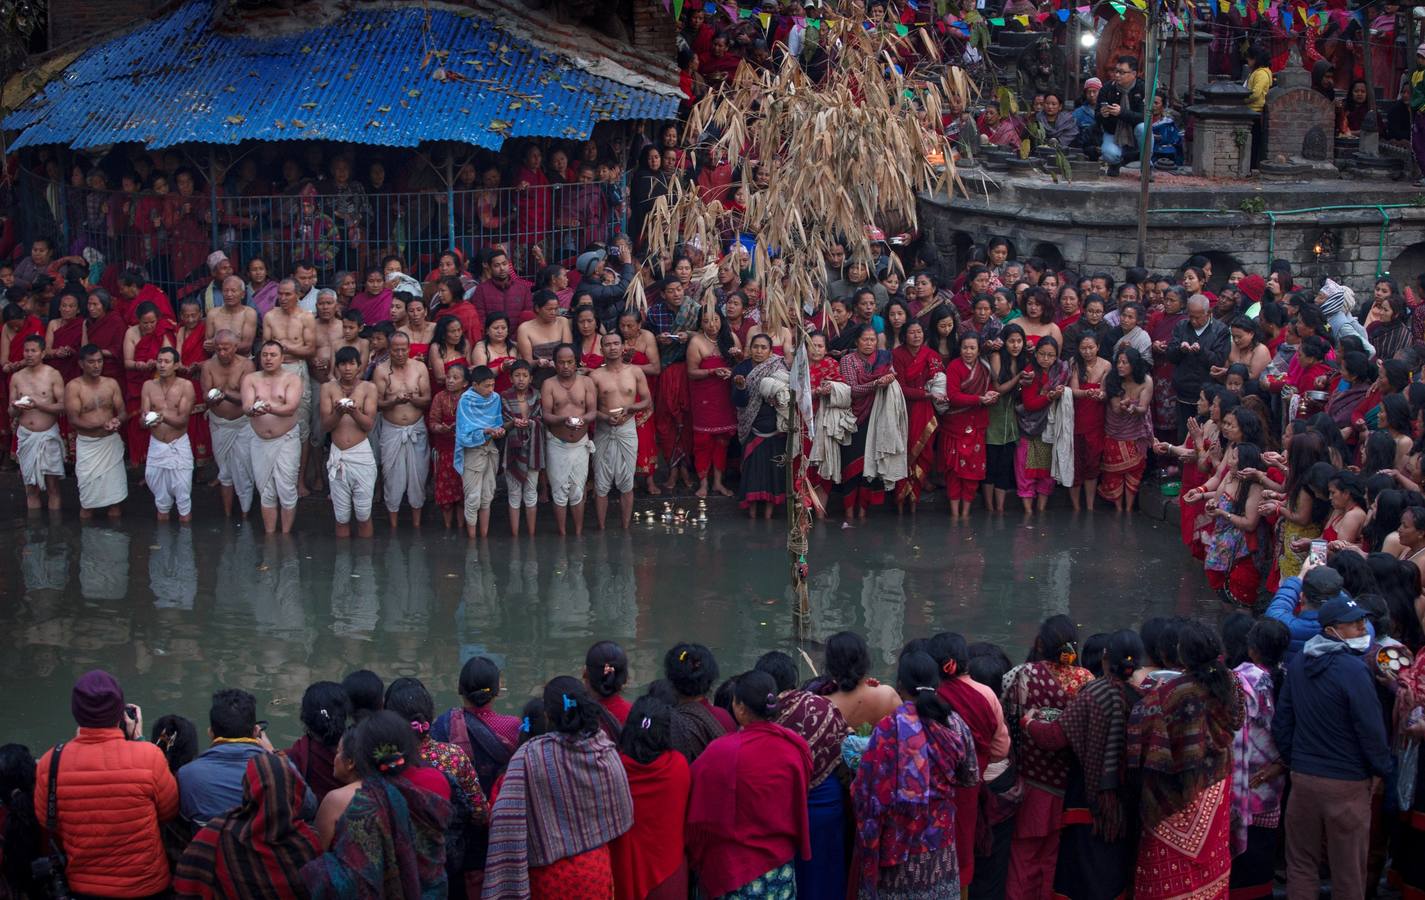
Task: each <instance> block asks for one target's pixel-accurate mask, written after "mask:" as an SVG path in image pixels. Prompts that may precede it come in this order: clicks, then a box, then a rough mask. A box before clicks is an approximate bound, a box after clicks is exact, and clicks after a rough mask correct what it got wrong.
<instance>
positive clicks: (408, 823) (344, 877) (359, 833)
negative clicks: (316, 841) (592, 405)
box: [302, 775, 451, 900]
mask: <svg viewBox="0 0 1425 900" xmlns="http://www.w3.org/2000/svg"><path fill="white" fill-rule="evenodd" d="M450 815H451V807H450V802H449V801H448V800H446V799H444V798H443V797H438V796H436V795H435V794H433V793H431V792H430V791H426V790H422V789H421V788H419V787H417V786H416V785H415V784H414V783H413V782H411V781H410V780H409V779H407V778H405V777H404V776H400V775H398V776H395V777H389V778H388V777H378V778H368V779H366V780H364V781H363V782H362V783H361V788H360V789H359V790H358V791H357V792H356V796H355V797H353V798H352V800H351V805H350V806H348V807H347V808H346V812H345V813H344V814H343V815H342V817H341V828H340V829H339V830H338V832H337V837H336V841H335V842H334V843H333V844H332V848H331V850H329V851H327V852H326V853H324V854H322V855H321V856H319V857H317V858H316V859H314V860H312V861H311V862H309V863H307V865H306V866H304V867H303V868H302V880H303V881H305V882H306V884H307V889H308V890H309V891H311V895H312V898H313V900H351V898H361V900H367V898H369V900H377V898H383V900H384V898H387V897H402V898H406V900H413V898H420V900H443V898H444V897H445V895H446V892H447V880H446V875H445V829H446V826H447V825H448V824H449V822H450Z"/></svg>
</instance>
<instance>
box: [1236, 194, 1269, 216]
mask: <svg viewBox="0 0 1425 900" xmlns="http://www.w3.org/2000/svg"><path fill="white" fill-rule="evenodd" d="M1266 208H1267V201H1265V200H1263V199H1262V198H1261V197H1248V198H1247V199H1246V200H1243V201H1242V205H1241V209H1242V212H1244V213H1246V214H1247V215H1249V216H1255V215H1256V214H1257V213H1259V212H1261V211H1262V210H1264V209H1266Z"/></svg>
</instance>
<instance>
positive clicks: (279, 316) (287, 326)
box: [262, 265, 317, 497]
mask: <svg viewBox="0 0 1425 900" xmlns="http://www.w3.org/2000/svg"><path fill="white" fill-rule="evenodd" d="M298 268H299V269H300V268H301V266H300V265H299V266H298ZM299 297H301V286H300V285H299V284H298V283H297V281H296V280H294V279H291V278H284V279H283V280H282V281H281V283H279V284H278V285H277V306H276V307H274V308H273V309H272V310H271V311H270V312H268V314H267V315H265V316H263V317H262V337H263V340H264V341H276V342H277V343H278V344H279V345H281V347H282V368H283V369H284V370H285V371H287V372H290V373H291V374H293V375H296V376H297V378H298V381H299V383H300V384H301V385H302V396H301V405H300V406H299V407H298V409H297V430H298V434H297V437H298V440H299V441H301V444H302V462H301V465H300V467H299V469H298V471H299V472H300V475H299V476H298V478H297V491H298V495H299V496H302V497H305V496H307V494H309V493H310V491H309V490H308V488H307V480H306V479H307V449H308V448H307V437H308V435H309V434H310V432H311V428H312V382H311V379H310V378H308V377H307V361H308V360H310V359H311V358H312V357H313V356H315V355H316V352H317V322H316V319H315V318H314V317H313V316H312V314H311V313H309V312H307V311H306V310H305V309H302V308H301V307H300V305H299V300H298V298H299Z"/></svg>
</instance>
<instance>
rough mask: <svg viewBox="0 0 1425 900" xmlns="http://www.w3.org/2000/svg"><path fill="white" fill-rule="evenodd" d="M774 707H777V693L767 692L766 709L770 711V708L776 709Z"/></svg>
mask: <svg viewBox="0 0 1425 900" xmlns="http://www.w3.org/2000/svg"><path fill="white" fill-rule="evenodd" d="M776 708H777V695H776V694H768V695H767V709H768V711H769V712H770V711H771V710H774V709H776Z"/></svg>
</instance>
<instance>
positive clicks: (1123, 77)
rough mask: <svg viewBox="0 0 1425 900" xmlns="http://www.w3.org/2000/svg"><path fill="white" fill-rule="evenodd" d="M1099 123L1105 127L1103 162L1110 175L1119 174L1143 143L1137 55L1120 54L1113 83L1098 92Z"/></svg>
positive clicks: (1102, 146) (1142, 118)
mask: <svg viewBox="0 0 1425 900" xmlns="http://www.w3.org/2000/svg"><path fill="white" fill-rule="evenodd" d="M1098 124H1099V127H1100V128H1102V129H1103V143H1102V144H1101V145H1100V148H1099V149H1100V151H1101V152H1102V153H1103V161H1104V162H1105V163H1107V165H1108V174H1109V175H1117V174H1118V167H1119V166H1120V165H1122V164H1123V163H1124V162H1132V161H1133V160H1134V159H1137V158H1138V148H1139V146H1141V144H1142V143H1143V127H1144V104H1143V82H1142V81H1140V80H1139V79H1138V58H1137V57H1134V56H1120V57H1119V58H1118V61H1117V62H1116V63H1115V64H1114V68H1113V84H1110V85H1107V86H1105V87H1104V89H1103V90H1102V91H1100V92H1099V95H1098Z"/></svg>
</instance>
